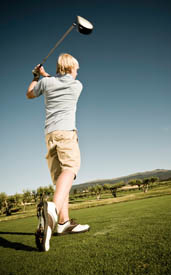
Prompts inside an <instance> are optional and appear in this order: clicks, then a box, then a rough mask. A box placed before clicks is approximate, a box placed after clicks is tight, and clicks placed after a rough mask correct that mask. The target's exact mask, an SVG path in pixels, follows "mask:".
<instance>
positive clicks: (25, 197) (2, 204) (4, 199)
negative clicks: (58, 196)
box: [0, 177, 159, 216]
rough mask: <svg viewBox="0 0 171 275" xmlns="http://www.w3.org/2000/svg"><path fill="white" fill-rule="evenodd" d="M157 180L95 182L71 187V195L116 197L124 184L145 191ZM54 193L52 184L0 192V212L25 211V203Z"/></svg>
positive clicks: (47, 197) (48, 196)
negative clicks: (14, 192)
mask: <svg viewBox="0 0 171 275" xmlns="http://www.w3.org/2000/svg"><path fill="white" fill-rule="evenodd" d="M158 182H159V178H157V177H151V178H144V179H131V180H129V181H128V182H127V183H125V182H123V181H122V182H118V183H114V184H112V183H106V184H103V185H100V184H96V185H91V186H89V187H88V188H86V189H85V190H81V189H77V188H74V189H73V195H74V196H75V197H77V196H81V197H83V196H88V195H91V196H96V198H97V199H98V200H99V199H100V198H101V194H102V192H110V193H111V194H112V196H113V197H114V198H116V197H117V192H118V190H122V188H123V187H124V186H137V188H138V189H139V190H142V191H143V192H144V193H146V192H147V191H148V189H149V186H152V185H155V184H157V183H158ZM53 194H54V187H53V185H49V186H48V187H39V188H38V189H37V190H32V191H30V190H23V193H22V194H15V195H11V196H8V195H6V193H0V214H6V215H7V216H9V215H11V214H12V213H14V212H18V211H20V210H23V211H25V209H26V205H28V204H36V203H38V202H39V201H41V200H42V199H44V200H47V199H52V197H53Z"/></svg>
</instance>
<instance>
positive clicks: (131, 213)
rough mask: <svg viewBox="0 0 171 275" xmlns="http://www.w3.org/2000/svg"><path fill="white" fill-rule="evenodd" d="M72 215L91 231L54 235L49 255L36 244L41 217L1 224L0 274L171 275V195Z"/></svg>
mask: <svg viewBox="0 0 171 275" xmlns="http://www.w3.org/2000/svg"><path fill="white" fill-rule="evenodd" d="M70 213H71V217H72V218H75V219H77V220H78V221H79V222H80V223H82V224H85V223H88V224H90V226H91V230H90V231H89V232H86V233H84V234H75V235H65V236H60V237H59V236H55V235H54V236H53V237H52V239H51V249H50V251H49V252H45V253H43V252H42V253H40V252H38V251H37V249H36V246H35V238H34V232H35V229H36V226H37V218H36V217H28V218H23V219H17V220H11V221H5V222H1V223H0V244H1V245H0V270H1V274H4V275H5V274H11V275H12V274H17V275H19V274H21V275H24V274H32V275H34V274H36V275H39V274H41V275H42V274H64V275H79V274H83V275H91V274H98V275H100V274H106V275H127V274H128V275H132V274H136V275H143V274H154V275H170V274H171V196H170V195H164V196H160V197H153V198H148V199H141V200H135V201H128V202H120V203H117V204H110V205H105V206H98V207H92V208H85V209H79V210H71V211H70Z"/></svg>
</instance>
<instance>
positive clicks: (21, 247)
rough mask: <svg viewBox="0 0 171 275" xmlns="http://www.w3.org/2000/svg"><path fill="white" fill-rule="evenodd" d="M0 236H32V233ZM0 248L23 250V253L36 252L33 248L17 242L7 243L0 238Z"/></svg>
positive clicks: (13, 233) (14, 233)
mask: <svg viewBox="0 0 171 275" xmlns="http://www.w3.org/2000/svg"><path fill="white" fill-rule="evenodd" d="M0 234H4V235H6V234H10V235H31V236H32V235H34V233H24V232H0ZM0 246H2V247H4V248H12V249H15V250H23V251H30V252H31V251H37V249H36V248H35V247H31V246H28V245H25V244H22V243H19V242H11V241H8V240H6V239H4V238H2V237H0Z"/></svg>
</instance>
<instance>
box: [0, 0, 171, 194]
mask: <svg viewBox="0 0 171 275" xmlns="http://www.w3.org/2000/svg"><path fill="white" fill-rule="evenodd" d="M169 2H170V1H165V0H163V1H157V0H156V1H151V0H149V1H145V0H140V1H132V0H130V1H125V0H122V1H119V0H118V1H109V0H105V1H104V0H98V1H96V0H95V1H93V0H92V1H89V0H88V1H76V0H73V1H66V0H64V1H52V0H49V1H48V2H47V1H38V0H35V1H33V0H30V1H19V0H15V1H12V0H11V1H9V0H7V1H5V2H4V3H3V4H2V5H1V16H0V21H1V24H0V32H1V51H0V60H1V73H0V75H1V84H0V96H1V100H0V123H1V143H0V152H1V158H0V161H1V163H0V192H6V193H7V194H15V193H16V192H18V193H21V192H22V191H23V189H29V190H33V189H34V190H35V189H37V188H38V187H39V186H47V185H49V184H51V179H50V175H49V171H48V168H47V164H46V160H45V155H46V147H45V142H44V129H43V128H44V104H43V97H40V98H37V99H34V100H27V99H26V96H25V94H26V90H27V87H28V85H29V82H30V81H31V80H32V73H31V71H32V69H33V67H34V66H35V65H36V64H38V63H40V62H41V61H42V59H43V58H44V57H45V56H46V55H47V54H48V52H49V51H50V49H51V48H52V47H53V46H54V44H55V43H56V41H57V40H58V39H59V38H60V37H61V36H62V35H63V34H64V32H65V31H66V30H67V29H68V28H69V27H70V26H71V25H72V23H73V22H74V21H75V18H76V15H81V16H83V17H85V18H87V19H88V20H90V21H91V22H92V23H93V24H94V32H93V33H92V34H91V35H89V36H84V35H81V34H79V33H78V32H77V31H76V30H73V31H72V32H71V33H70V34H69V36H68V37H67V38H66V39H65V40H64V41H63V43H62V44H61V45H60V46H59V47H58V48H57V49H56V50H55V52H54V53H53V55H52V56H51V57H49V59H48V60H47V62H46V63H45V69H46V70H47V72H49V73H50V74H52V75H55V70H56V60H57V57H58V55H59V54H60V53H61V52H68V53H70V54H72V55H73V56H75V57H76V58H77V59H78V60H79V63H80V70H79V74H78V79H79V80H80V81H81V82H82V83H83V86H84V89H83V92H82V94H81V97H80V99H79V102H78V111H77V128H78V133H79V143H80V149H81V156H82V166H81V169H80V172H79V174H78V177H77V180H76V182H75V183H76V184H78V183H84V182H86V181H90V180H95V179H103V178H114V177H119V176H125V175H128V174H131V173H135V172H141V171H148V170H153V169H159V168H162V169H171V50H170V49H171V3H169Z"/></svg>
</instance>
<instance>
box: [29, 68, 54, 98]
mask: <svg viewBox="0 0 171 275" xmlns="http://www.w3.org/2000/svg"><path fill="white" fill-rule="evenodd" d="M33 71H34V73H33V75H34V78H33V80H32V82H31V83H30V85H29V87H28V89H27V93H26V96H27V98H28V99H33V98H35V97H36V96H35V95H34V92H33V89H34V87H35V86H36V84H37V82H38V81H39V78H40V76H43V77H47V76H50V75H49V74H48V73H46V72H45V70H44V68H43V66H41V67H40V64H38V65H37V66H36V67H35V68H34V70H33Z"/></svg>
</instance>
